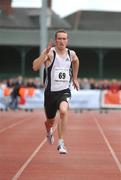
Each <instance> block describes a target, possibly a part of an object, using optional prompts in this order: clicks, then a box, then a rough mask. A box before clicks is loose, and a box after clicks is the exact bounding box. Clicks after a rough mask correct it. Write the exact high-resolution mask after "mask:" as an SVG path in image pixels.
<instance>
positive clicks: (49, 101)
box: [44, 90, 71, 119]
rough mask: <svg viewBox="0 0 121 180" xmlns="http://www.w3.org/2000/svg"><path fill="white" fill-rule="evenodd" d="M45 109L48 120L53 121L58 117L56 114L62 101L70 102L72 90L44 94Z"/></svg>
mask: <svg viewBox="0 0 121 180" xmlns="http://www.w3.org/2000/svg"><path fill="white" fill-rule="evenodd" d="M44 96H45V97H44V107H45V113H46V116H47V118H48V119H52V118H54V117H55V116H56V112H57V110H58V109H59V105H60V103H61V102H62V101H66V102H68V100H69V99H70V98H71V92H70V90H64V91H59V92H46V91H45V94H44Z"/></svg>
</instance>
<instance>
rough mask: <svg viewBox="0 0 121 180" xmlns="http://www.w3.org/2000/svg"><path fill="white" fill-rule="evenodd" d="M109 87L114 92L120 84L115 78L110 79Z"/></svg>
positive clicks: (118, 88)
mask: <svg viewBox="0 0 121 180" xmlns="http://www.w3.org/2000/svg"><path fill="white" fill-rule="evenodd" d="M109 89H110V90H111V91H112V92H113V93H116V92H118V91H119V90H120V84H119V82H118V81H117V80H116V79H113V80H112V83H111V84H110V87H109Z"/></svg>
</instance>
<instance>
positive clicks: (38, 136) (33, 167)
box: [0, 110, 121, 180]
mask: <svg viewBox="0 0 121 180" xmlns="http://www.w3.org/2000/svg"><path fill="white" fill-rule="evenodd" d="M57 120H58V115H57ZM44 121H45V116H44V112H43V111H42V110H41V111H39V110H36V111H34V112H24V111H18V112H12V111H9V112H0V180H17V179H20V180H120V179H121V111H109V112H108V113H102V114H101V113H99V112H96V111H84V112H83V113H75V112H73V111H70V112H69V122H68V127H67V132H66V135H65V143H66V147H67V149H68V154H67V155H60V154H59V153H58V151H57V131H56V130H55V133H54V135H55V143H54V144H53V145H49V144H48V143H47V141H46V134H45V127H44Z"/></svg>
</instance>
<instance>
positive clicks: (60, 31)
mask: <svg viewBox="0 0 121 180" xmlns="http://www.w3.org/2000/svg"><path fill="white" fill-rule="evenodd" d="M58 33H65V34H68V33H67V32H66V31H65V30H64V29H59V30H58V31H56V33H55V39H56V38H57V34H58Z"/></svg>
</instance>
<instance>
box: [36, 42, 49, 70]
mask: <svg viewBox="0 0 121 180" xmlns="http://www.w3.org/2000/svg"><path fill="white" fill-rule="evenodd" d="M51 47H52V42H49V44H48V47H47V48H46V49H45V50H44V51H43V52H42V53H41V55H40V56H39V57H38V58H36V59H35V60H34V61H33V70H34V71H37V70H39V69H40V67H41V66H42V64H44V63H45V62H46V61H50V57H51V53H50V49H51Z"/></svg>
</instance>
